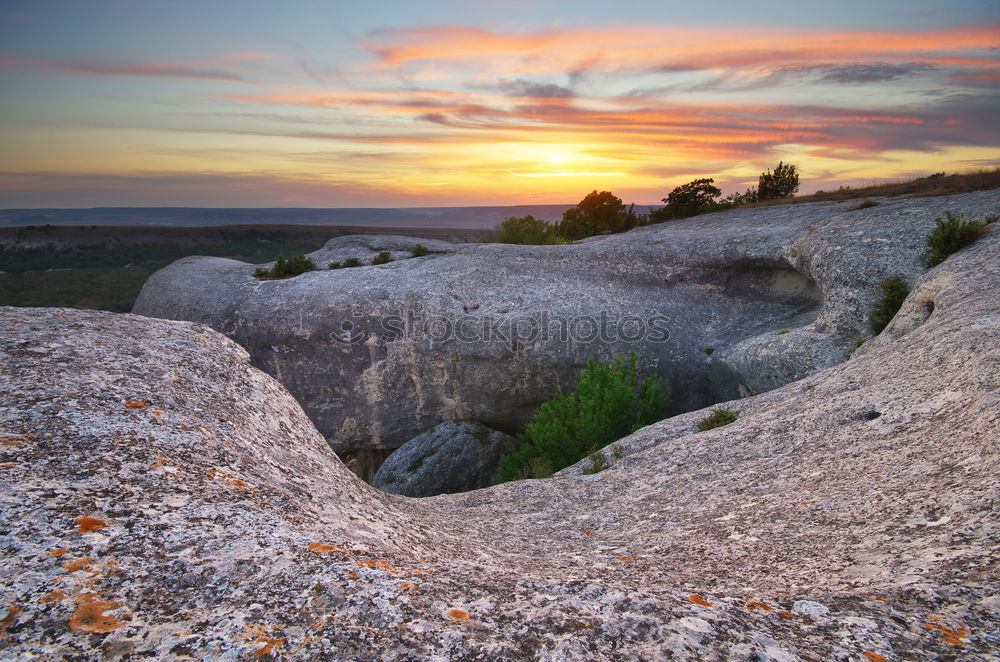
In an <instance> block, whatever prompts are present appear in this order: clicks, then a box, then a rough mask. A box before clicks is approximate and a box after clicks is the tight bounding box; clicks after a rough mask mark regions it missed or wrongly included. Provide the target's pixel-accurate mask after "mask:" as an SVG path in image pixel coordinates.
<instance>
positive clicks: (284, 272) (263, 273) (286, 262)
mask: <svg viewBox="0 0 1000 662" xmlns="http://www.w3.org/2000/svg"><path fill="white" fill-rule="evenodd" d="M315 270H316V263H315V262H313V261H312V258H309V257H306V256H305V255H304V254H302V253H298V254H296V255H293V256H291V257H289V258H286V257H285V256H284V255H278V259H277V260H275V261H274V266H273V267H271V268H270V269H264V268H263V267H259V268H257V269H256V270H255V271H254V272H253V275H254V276H256V277H257V278H292V277H293V276H298V275H299V274H304V273H305V272H307V271H315Z"/></svg>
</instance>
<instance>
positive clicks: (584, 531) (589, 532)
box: [582, 529, 593, 536]
mask: <svg viewBox="0 0 1000 662" xmlns="http://www.w3.org/2000/svg"><path fill="white" fill-rule="evenodd" d="M582 533H583V535H585V536H589V535H590V534H592V533H593V531H591V530H590V529H584V530H583V531H582Z"/></svg>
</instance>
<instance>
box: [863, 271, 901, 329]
mask: <svg viewBox="0 0 1000 662" xmlns="http://www.w3.org/2000/svg"><path fill="white" fill-rule="evenodd" d="M878 286H879V287H880V288H882V298H881V299H879V300H878V302H877V303H876V304H875V306H874V307H873V308H872V321H871V329H872V333H874V334H875V335H878V334H880V333H882V330H883V329H885V327H887V326H889V322H891V321H892V318H893V317H895V316H896V313H898V312H899V309H900V308H901V307H902V305H903V301H905V300H906V297H907V295H909V294H910V286H909V284H908V283H907V282H906V281H905V280H903V277H902V276H892V277H891V278H886V279H885V280H883V281H882V282H880V283H879V284H878Z"/></svg>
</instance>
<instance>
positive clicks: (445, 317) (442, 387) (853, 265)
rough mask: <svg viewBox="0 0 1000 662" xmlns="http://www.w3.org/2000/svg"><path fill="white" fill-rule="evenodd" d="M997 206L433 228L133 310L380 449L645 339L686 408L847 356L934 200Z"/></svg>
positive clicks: (895, 204)
mask: <svg viewBox="0 0 1000 662" xmlns="http://www.w3.org/2000/svg"><path fill="white" fill-rule="evenodd" d="M998 207H1000V194H998V193H997V192H996V191H983V192H978V193H971V194H965V195H959V196H949V197H943V198H928V199H921V200H911V199H886V200H883V201H882V203H881V204H880V205H878V206H876V207H872V208H869V209H863V210H854V211H851V210H850V206H849V205H848V204H844V203H811V204H801V205H786V206H777V207H764V208H757V209H739V210H734V211H730V212H724V213H719V214H709V215H705V216H701V217H697V218H693V219H688V220H685V221H680V222H672V223H664V224H661V225H657V226H650V227H645V228H639V229H636V230H633V231H631V232H628V233H624V234H621V235H612V236H605V237H595V238H591V239H588V240H585V241H583V242H581V243H579V244H577V245H571V246H510V245H498V244H461V245H450V247H449V245H447V244H442V245H438V244H435V245H434V246H431V245H429V244H427V245H428V247H429V248H431V249H432V250H435V251H440V252H437V253H434V254H432V255H428V256H426V257H421V258H413V259H399V260H397V261H394V262H391V263H389V264H384V265H380V266H365V267H361V268H354V269H340V270H335V271H318V272H311V273H306V274H303V275H301V276H298V277H296V278H292V279H288V280H281V281H258V280H256V279H255V278H253V276H252V273H253V270H254V265H248V264H244V263H241V262H236V261H232V260H224V259H219V258H206V257H200V258H185V259H183V260H179V261H178V262H175V263H174V264H172V265H170V266H168V267H167V268H165V269H163V270H161V271H159V272H157V273H156V274H154V276H153V277H151V278H150V279H149V281H148V282H147V283H146V285H145V287H144V288H143V291H142V294H141V295H140V297H139V299H138V301H137V303H136V306H135V312H137V313H140V314H144V315H150V316H155V317H163V318H168V319H184V320H190V321H197V322H201V323H204V324H207V325H209V326H211V327H212V328H214V329H216V330H218V331H221V332H223V333H225V334H226V335H228V336H229V337H230V338H232V339H234V340H236V341H237V342H239V343H240V344H241V345H242V346H244V347H245V348H247V350H248V351H249V352H250V355H251V358H252V360H253V363H254V365H255V366H257V367H259V368H261V369H263V370H265V371H266V372H268V373H269V374H271V375H272V376H274V377H275V378H276V379H278V380H279V381H280V382H281V383H282V384H284V385H285V386H286V387H287V388H288V389H289V391H290V392H291V393H292V394H293V395H294V396H295V398H296V400H298V402H299V403H300V404H301V405H302V406H303V408H304V409H305V411H306V413H307V414H308V415H309V417H310V418H311V419H312V420H313V422H314V423H315V424H316V426H317V428H318V429H319V430H320V432H321V433H322V434H323V436H324V437H326V439H327V440H328V441H329V442H330V444H331V446H332V447H333V448H334V450H336V451H337V452H338V453H340V454H341V457H343V458H345V459H347V458H351V457H355V458H358V457H361V458H362V459H364V453H366V452H370V453H373V454H374V455H373V458H377V459H378V460H379V461H380V460H381V459H382V458H383V457H384V456H385V454H387V452H388V451H389V450H391V449H394V448H397V447H398V446H400V445H401V444H403V443H404V442H406V441H407V440H409V439H411V438H413V437H414V436H416V435H418V434H420V433H422V432H425V431H427V430H429V429H431V428H433V427H434V426H435V425H437V424H439V423H441V422H446V421H461V420H472V421H477V422H481V423H484V424H486V425H488V426H489V427H491V428H494V429H498V430H502V431H504V432H507V433H516V432H517V431H519V430H520V428H521V426H523V424H524V423H525V422H526V421H527V419H528V418H529V417H530V415H531V414H532V413H533V412H534V410H535V409H536V408H537V406H538V405H539V404H540V403H542V402H544V401H545V400H547V399H549V398H551V397H552V396H553V395H554V394H555V393H556V392H557V391H558V390H559V389H566V388H569V387H571V385H572V383H573V380H574V378H575V376H576V374H578V372H579V371H580V370H581V369H582V368H583V367H585V366H586V363H587V360H588V359H590V358H597V359H599V360H609V359H610V358H611V357H612V356H614V355H616V354H622V353H627V352H629V351H633V350H634V351H636V352H637V353H638V355H639V356H640V361H641V363H642V364H643V366H644V367H645V368H646V369H647V370H649V371H651V372H655V373H656V374H658V375H659V376H660V377H662V378H664V379H666V380H667V381H668V382H669V383H670V384H671V385H672V386H673V387H674V388H673V391H674V398H673V402H674V412H675V413H676V412H683V411H689V410H692V409H697V408H700V407H703V406H706V405H708V404H711V403H713V402H718V401H725V400H731V399H733V398H737V397H741V396H746V395H753V394H756V393H761V392H765V391H768V390H771V389H773V388H776V387H778V386H781V385H783V384H787V383H789V382H792V381H795V380H797V379H801V378H803V377H805V376H807V375H809V374H813V373H815V372H817V371H819V370H822V369H825V368H828V367H830V366H833V365H836V364H838V363H840V362H842V361H844V360H845V359H846V358H847V357H848V356H849V355H850V354H851V352H852V351H853V349H854V346H855V343H856V341H858V340H859V339H862V340H863V339H865V338H867V337H868V335H869V331H868V312H869V310H870V308H871V305H872V303H873V302H874V301H875V300H876V299H877V298H878V297H879V295H880V291H879V289H878V286H877V284H878V282H879V281H880V280H882V279H883V278H885V277H887V276H893V275H897V274H898V275H903V276H904V277H906V278H907V279H909V280H910V281H911V282H912V281H914V280H916V279H917V278H918V277H919V276H920V275H921V274H922V273H923V272H924V268H923V266H922V262H921V259H922V253H923V250H924V246H923V238H924V236H925V235H926V234H927V232H928V231H929V230H930V229H931V228H932V227H933V219H934V218H935V217H937V216H942V215H943V214H944V212H945V211H953V212H956V213H963V214H966V215H967V216H969V217H970V218H983V217H984V216H985V215H987V214H989V213H995V211H996V209H997V208H998ZM417 241H419V240H417V239H412V238H406V237H382V238H379V237H371V236H355V237H350V236H347V237H338V238H336V239H333V240H331V241H330V242H329V243H328V244H327V246H326V247H325V248H324V249H322V250H321V251H318V252H317V253H315V254H313V255H314V256H315V258H316V260H317V263H318V264H321V265H325V264H326V263H327V262H328V261H330V260H341V259H343V258H345V257H348V256H358V257H361V258H362V259H363V260H364V261H368V260H370V258H371V257H373V256H374V255H376V254H377V253H378V252H380V251H383V250H389V251H396V252H395V253H393V255H394V256H395V257H400V258H403V257H406V253H405V251H406V250H408V249H409V248H411V247H412V245H413V244H414V243H416V242H417ZM424 243H425V244H426V242H424ZM362 464H364V462H362ZM372 470H373V469H372ZM368 475H370V472H369V474H368Z"/></svg>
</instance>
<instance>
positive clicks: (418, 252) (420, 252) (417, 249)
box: [410, 244, 431, 257]
mask: <svg viewBox="0 0 1000 662" xmlns="http://www.w3.org/2000/svg"><path fill="white" fill-rule="evenodd" d="M430 252H431V251H430V249H429V248H427V247H426V246H424V245H423V244H415V245H414V246H413V248H411V249H410V253H411V254H412V255H413V257H423V256H425V255H427V254H429V253H430Z"/></svg>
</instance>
